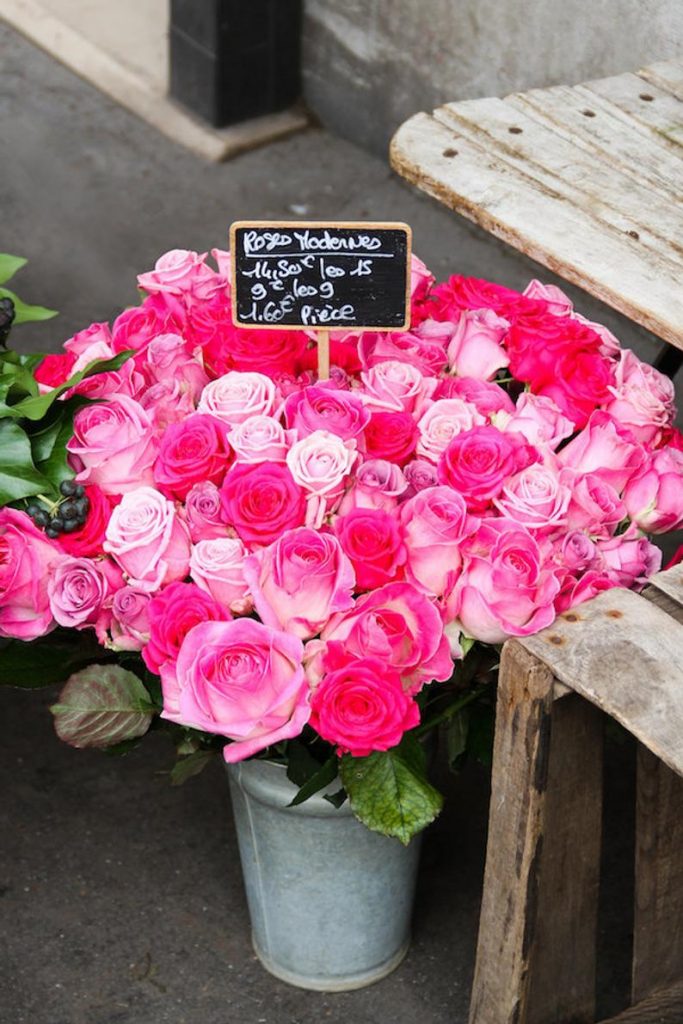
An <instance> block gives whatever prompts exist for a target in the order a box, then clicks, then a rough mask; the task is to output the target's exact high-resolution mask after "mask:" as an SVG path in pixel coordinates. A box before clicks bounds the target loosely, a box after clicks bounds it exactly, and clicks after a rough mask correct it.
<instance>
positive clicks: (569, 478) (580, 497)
mask: <svg viewBox="0 0 683 1024" xmlns="http://www.w3.org/2000/svg"><path fill="white" fill-rule="evenodd" d="M560 480H561V482H562V483H563V484H566V485H567V486H568V487H570V488H571V492H572V496H571V501H570V502H569V507H568V508H567V529H569V530H587V531H588V533H590V534H593V535H595V536H601V537H602V536H607V535H611V534H612V533H614V531H615V530H616V528H617V526H618V525H619V523H620V522H621V521H622V519H624V518H625V517H626V506H625V505H624V503H623V501H622V500H621V498H620V497H619V494H618V492H617V491H615V489H614V488H613V487H612V485H611V484H608V483H606V482H605V481H604V480H603V479H602V475H601V474H599V473H582V472H580V471H577V470H571V469H565V470H562V472H561V473H560Z"/></svg>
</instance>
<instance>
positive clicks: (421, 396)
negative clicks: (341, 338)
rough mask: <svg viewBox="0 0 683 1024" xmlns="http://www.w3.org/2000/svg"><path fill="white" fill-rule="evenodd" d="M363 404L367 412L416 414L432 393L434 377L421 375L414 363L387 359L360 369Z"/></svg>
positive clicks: (435, 382) (434, 382)
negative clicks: (361, 370) (368, 367)
mask: <svg viewBox="0 0 683 1024" xmlns="http://www.w3.org/2000/svg"><path fill="white" fill-rule="evenodd" d="M361 380H362V381H363V390H362V391H361V392H360V394H361V397H362V400H363V404H364V405H365V407H366V409H369V410H370V412H409V413H411V414H412V415H413V416H415V417H417V416H419V415H420V414H421V412H422V410H423V409H424V406H425V402H426V401H427V399H428V398H429V397H430V395H431V394H432V393H433V391H434V389H435V387H436V385H437V380H436V378H435V377H425V376H424V374H423V373H422V372H421V371H420V370H418V368H417V367H416V366H411V365H410V363H403V362H399V361H398V360H396V359H387V360H386V361H385V362H383V363H377V364H376V365H375V366H372V367H371V368H370V369H369V370H364V371H363V372H362V373H361Z"/></svg>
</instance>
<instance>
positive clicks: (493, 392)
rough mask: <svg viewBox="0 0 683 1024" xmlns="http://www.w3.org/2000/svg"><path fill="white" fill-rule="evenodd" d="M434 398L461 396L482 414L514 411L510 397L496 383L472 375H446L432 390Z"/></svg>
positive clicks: (488, 414) (489, 414)
mask: <svg viewBox="0 0 683 1024" xmlns="http://www.w3.org/2000/svg"><path fill="white" fill-rule="evenodd" d="M434 398H462V399H463V400H464V401H465V402H470V403H471V404H472V405H474V406H476V408H477V411H478V412H479V413H481V415H482V416H491V415H493V413H496V412H509V413H511V414H512V413H514V411H515V406H514V403H513V401H512V399H511V398H510V396H509V395H508V393H507V392H506V391H503V389H502V388H501V387H500V386H499V385H498V384H493V383H491V382H490V381H486V380H475V379H474V377H446V378H445V379H444V380H442V381H441V383H440V384H439V387H438V388H437V389H436V391H435V392H434Z"/></svg>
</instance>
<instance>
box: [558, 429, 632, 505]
mask: <svg viewBox="0 0 683 1024" xmlns="http://www.w3.org/2000/svg"><path fill="white" fill-rule="evenodd" d="M558 458H559V461H560V464H561V465H562V466H566V467H568V468H569V469H574V470H577V471H578V472H579V473H597V475H598V476H599V477H600V479H601V480H604V481H605V483H608V484H611V485H612V487H614V489H615V490H616V491H618V492H619V493H621V492H622V491H623V489H624V487H625V486H626V484H627V482H628V481H629V480H630V478H631V477H632V476H633V475H634V474H635V473H637V472H638V470H639V469H640V468H641V467H642V466H643V464H644V462H645V459H646V453H645V450H644V448H643V447H642V445H640V444H638V442H637V441H636V440H635V438H634V437H633V434H631V432H630V431H628V430H625V429H624V428H623V427H621V426H620V425H619V424H618V423H617V421H616V420H615V419H613V418H612V417H611V416H609V415H608V414H607V413H606V412H603V411H602V410H599V411H598V412H594V413H593V415H592V416H591V418H590V420H589V421H588V424H587V426H586V427H585V429H584V430H582V431H581V433H580V434H577V436H576V437H575V438H573V439H572V440H571V441H570V442H569V444H568V445H567V446H566V447H565V448H563V449H562V451H561V452H560V453H559V456H558Z"/></svg>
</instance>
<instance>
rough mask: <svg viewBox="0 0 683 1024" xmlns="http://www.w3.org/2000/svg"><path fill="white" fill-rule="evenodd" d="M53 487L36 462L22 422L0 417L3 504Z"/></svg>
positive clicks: (0, 493)
mask: <svg viewBox="0 0 683 1024" xmlns="http://www.w3.org/2000/svg"><path fill="white" fill-rule="evenodd" d="M51 489H52V487H51V484H50V481H49V480H48V479H47V477H45V476H43V474H42V473H41V472H40V471H39V470H38V469H37V467H36V466H35V464H34V462H33V455H32V452H31V442H30V440H29V438H28V436H27V435H26V433H25V432H24V431H23V430H22V429H21V427H20V426H19V424H18V423H14V422H13V421H12V420H9V419H2V420H0V505H8V504H9V503H10V502H11V501H19V499H21V498H27V497H29V496H30V495H33V494H41V493H44V492H45V491H50V490H51Z"/></svg>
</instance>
